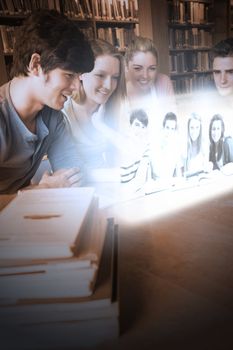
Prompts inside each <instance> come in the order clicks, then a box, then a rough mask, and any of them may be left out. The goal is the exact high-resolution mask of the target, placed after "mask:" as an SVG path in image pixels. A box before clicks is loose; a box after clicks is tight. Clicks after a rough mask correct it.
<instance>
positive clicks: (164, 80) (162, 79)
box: [155, 73, 171, 85]
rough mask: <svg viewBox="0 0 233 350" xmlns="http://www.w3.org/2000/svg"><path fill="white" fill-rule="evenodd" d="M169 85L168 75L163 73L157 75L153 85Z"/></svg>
mask: <svg viewBox="0 0 233 350" xmlns="http://www.w3.org/2000/svg"><path fill="white" fill-rule="evenodd" d="M170 83H171V79H170V78H169V76H168V75H166V74H163V73H158V75H157V78H156V82H155V84H156V85H157V84H158V85H159V84H170Z"/></svg>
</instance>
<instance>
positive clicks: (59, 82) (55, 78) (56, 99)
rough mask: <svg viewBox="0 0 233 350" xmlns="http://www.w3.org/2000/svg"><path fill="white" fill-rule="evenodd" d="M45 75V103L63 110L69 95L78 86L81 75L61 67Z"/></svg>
mask: <svg viewBox="0 0 233 350" xmlns="http://www.w3.org/2000/svg"><path fill="white" fill-rule="evenodd" d="M42 75H43V86H42V88H43V91H42V96H43V97H42V99H43V104H44V105H47V106H49V107H51V108H53V109H56V110H61V109H62V108H63V106H64V103H65V101H66V100H67V97H68V96H70V95H71V94H72V92H73V91H74V90H75V88H77V84H79V83H80V82H79V75H78V74H76V73H74V72H71V71H67V70H63V69H60V68H56V69H53V70H52V71H50V72H48V73H46V74H44V73H42Z"/></svg>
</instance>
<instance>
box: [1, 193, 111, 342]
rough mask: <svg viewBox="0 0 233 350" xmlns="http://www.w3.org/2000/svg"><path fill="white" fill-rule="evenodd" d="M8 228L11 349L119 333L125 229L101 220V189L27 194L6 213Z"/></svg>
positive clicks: (6, 312)
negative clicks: (120, 235)
mask: <svg viewBox="0 0 233 350" xmlns="http://www.w3.org/2000/svg"><path fill="white" fill-rule="evenodd" d="M105 222H106V223H105ZM0 227H1V233H0V316H1V317H0V329H1V331H0V332H1V339H2V340H1V342H2V344H4V348H7V349H16V348H17V349H21V348H22V349H32V348H37V349H45V348H51V349H55V348H56V349H59V348H63V349H64V348H69V347H72V346H73V347H74V346H75V347H76V348H78V347H80V346H82V347H85V346H92V345H96V344H99V343H101V342H102V341H103V340H106V339H109V338H112V337H115V336H117V334H118V303H117V297H116V292H115V291H116V230H117V227H116V225H115V224H114V221H113V219H108V220H107V221H105V220H104V219H103V218H102V217H101V215H100V213H99V210H98V200H97V198H96V197H95V195H94V189H92V188H78V189H46V190H30V191H25V192H23V193H22V194H19V195H18V196H17V197H16V198H15V199H14V200H13V201H12V202H11V203H10V204H9V205H8V206H7V207H6V208H5V209H4V210H3V211H2V212H1V213H0ZM90 335H91V336H90Z"/></svg>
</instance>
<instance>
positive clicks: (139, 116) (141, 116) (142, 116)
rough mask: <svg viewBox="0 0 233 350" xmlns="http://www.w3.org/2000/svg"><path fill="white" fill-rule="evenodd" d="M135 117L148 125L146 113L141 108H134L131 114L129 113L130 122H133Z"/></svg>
mask: <svg viewBox="0 0 233 350" xmlns="http://www.w3.org/2000/svg"><path fill="white" fill-rule="evenodd" d="M135 119H138V120H139V121H140V122H141V123H142V124H143V125H144V126H145V127H147V125H148V115H147V114H146V112H145V111H144V110H143V109H135V110H134V111H133V112H132V113H131V114H130V119H129V121H130V124H133V121H134V120H135Z"/></svg>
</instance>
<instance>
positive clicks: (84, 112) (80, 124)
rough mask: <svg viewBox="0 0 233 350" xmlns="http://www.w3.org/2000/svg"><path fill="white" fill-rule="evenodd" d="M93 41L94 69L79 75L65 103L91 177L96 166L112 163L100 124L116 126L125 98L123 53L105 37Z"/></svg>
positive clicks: (109, 150) (106, 139)
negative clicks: (105, 39) (70, 96)
mask: <svg viewBox="0 0 233 350" xmlns="http://www.w3.org/2000/svg"><path fill="white" fill-rule="evenodd" d="M90 44H91V47H92V50H93V53H94V56H95V65H94V69H93V70H92V71H91V72H89V73H84V74H81V75H80V77H79V78H78V79H76V90H75V91H74V93H73V94H72V98H70V99H69V100H68V101H67V102H66V103H65V106H64V113H65V115H66V116H67V120H68V123H69V125H70V127H71V132H72V135H73V137H74V139H75V142H76V144H77V152H78V153H79V155H80V156H81V159H82V161H83V163H84V166H85V167H86V170H87V174H89V179H90V178H92V175H91V174H93V173H94V172H95V170H96V169H101V168H106V167H109V166H113V163H114V156H113V154H112V152H114V150H113V147H112V143H111V142H110V143H109V138H108V137H106V134H105V133H104V132H103V130H104V128H103V127H102V128H97V124H98V125H99V124H100V123H101V124H102V126H104V125H106V126H108V128H112V129H114V130H116V129H117V125H118V121H119V114H120V106H121V102H122V101H123V100H124V98H125V76H124V63H123V57H122V56H121V55H120V54H119V53H117V52H116V49H115V48H114V47H113V46H112V45H111V44H109V43H108V42H106V41H103V40H93V41H91V42H90ZM111 151H112V152H111Z"/></svg>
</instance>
